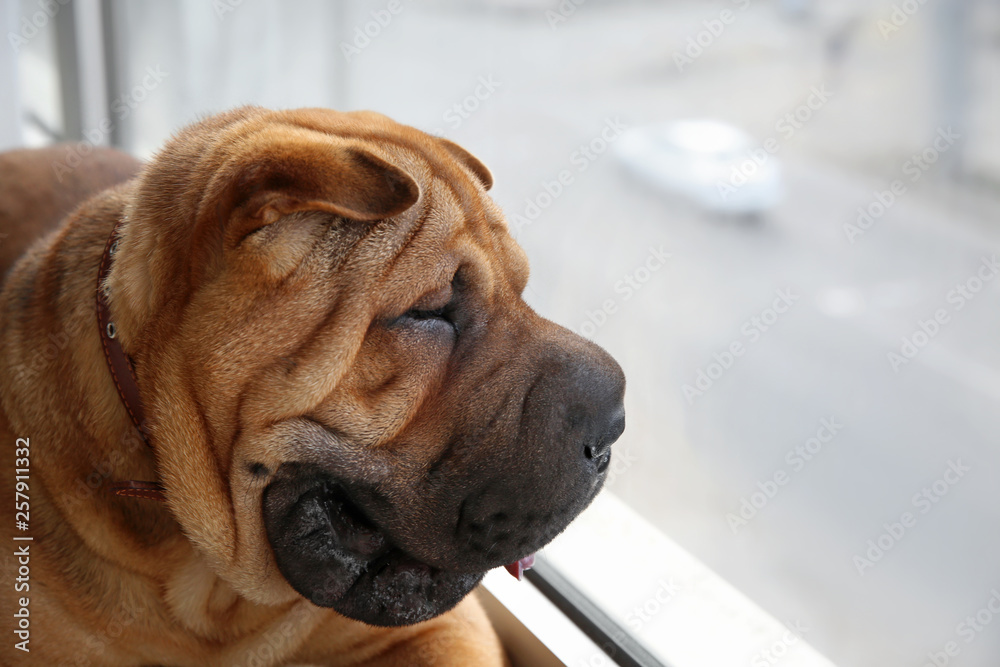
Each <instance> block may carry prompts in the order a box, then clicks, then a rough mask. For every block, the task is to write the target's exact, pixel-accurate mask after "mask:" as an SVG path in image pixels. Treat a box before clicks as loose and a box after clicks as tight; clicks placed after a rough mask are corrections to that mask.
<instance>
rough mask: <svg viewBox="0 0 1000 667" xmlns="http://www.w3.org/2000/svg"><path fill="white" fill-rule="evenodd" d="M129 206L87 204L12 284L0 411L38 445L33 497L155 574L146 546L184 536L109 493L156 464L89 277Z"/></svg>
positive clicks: (105, 550)
mask: <svg viewBox="0 0 1000 667" xmlns="http://www.w3.org/2000/svg"><path fill="white" fill-rule="evenodd" d="M124 199H125V197H124V192H123V190H121V189H119V190H113V191H110V192H109V193H107V194H105V195H102V196H100V197H97V198H95V199H93V200H91V201H90V202H88V203H87V204H85V205H84V206H83V207H81V209H79V210H78V211H77V212H76V213H75V214H73V215H72V216H71V217H70V219H69V221H68V223H67V224H64V225H63V226H62V227H61V228H60V229H59V230H58V231H57V232H56V233H54V234H53V235H51V236H50V237H49V238H48V239H47V240H46V242H45V243H44V244H43V245H41V246H40V247H36V248H35V249H34V250H33V251H32V252H31V253H30V254H29V256H28V257H26V258H25V259H24V261H22V262H21V263H20V264H19V265H18V266H17V267H16V269H15V270H14V271H13V272H12V273H11V274H10V276H9V277H8V280H7V285H6V287H7V290H6V294H7V298H8V300H9V303H7V304H4V309H5V310H6V311H7V312H9V313H11V317H12V318H17V320H16V321H11V322H9V323H8V324H7V325H5V326H4V328H3V337H4V340H3V345H2V349H3V350H4V351H5V352H6V355H5V358H4V359H2V360H0V366H2V367H3V372H4V374H5V375H6V376H7V377H9V378H11V381H9V382H6V383H4V392H5V393H4V395H3V396H2V406H3V408H4V410H5V412H6V415H7V421H8V423H9V425H10V428H11V429H12V431H13V433H12V436H13V437H28V438H31V442H32V460H31V469H32V482H33V490H34V489H36V488H37V489H38V490H39V494H40V495H41V494H44V495H45V496H47V498H48V500H49V501H50V502H52V504H53V505H54V508H53V509H55V510H57V512H58V514H59V515H62V517H64V519H66V520H68V522H69V523H70V524H72V525H73V526H74V527H76V529H77V530H78V531H80V534H79V538H80V540H81V541H82V542H83V543H84V544H86V545H87V546H88V547H89V548H90V549H92V550H94V551H96V552H97V553H98V554H99V555H100V556H102V557H104V558H107V559H108V560H110V561H112V562H122V561H124V562H123V563H122V564H124V565H126V566H127V567H128V568H129V569H132V570H133V571H148V572H149V573H151V574H152V573H155V572H156V571H157V570H158V569H159V566H158V565H157V563H156V561H155V558H154V559H152V560H148V561H147V557H148V556H150V555H151V554H150V553H149V549H150V548H153V549H154V550H155V545H156V544H158V543H161V542H172V541H173V540H175V539H178V538H180V531H179V530H178V528H177V526H176V524H175V523H174V522H173V520H172V518H171V517H170V514H169V512H168V511H166V509H165V508H163V507H159V506H158V503H155V502H151V501H134V500H133V501H129V500H119V499H116V498H115V497H114V496H113V495H112V494H111V493H110V492H109V489H110V486H111V483H112V482H114V481H117V480H122V479H155V464H154V459H153V456H152V453H151V452H150V451H149V450H148V448H147V447H146V446H145V445H144V444H143V442H142V439H141V438H140V437H139V436H138V433H137V432H136V430H135V428H134V426H133V425H132V423H131V422H130V420H129V417H128V414H127V413H126V411H125V410H124V409H123V408H122V406H121V404H120V402H119V399H118V395H117V392H116V390H115V386H114V383H113V381H112V379H111V378H110V377H109V375H108V371H107V368H106V366H105V363H104V357H103V353H102V350H101V341H100V337H99V335H98V327H97V323H96V321H95V312H94V289H95V278H96V270H95V271H94V272H91V271H85V270H82V267H83V266H93V267H95V269H96V266H97V263H98V261H99V258H100V256H101V251H102V249H103V248H104V247H105V241H106V239H107V237H108V235H109V233H110V231H111V230H110V228H109V226H108V223H107V220H109V219H111V218H110V216H109V209H111V210H114V209H118V210H119V211H120V210H121V209H122V208H123V206H124ZM33 500H34V499H33ZM126 503H132V504H133V505H137V504H138V503H141V506H134V507H124V505H125V504H126ZM95 508H97V509H95ZM39 516H43V517H44V516H46V514H45V513H44V512H39ZM95 517H100V518H99V519H95ZM74 519H80V521H74ZM109 536H110V538H109Z"/></svg>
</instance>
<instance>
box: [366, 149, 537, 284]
mask: <svg viewBox="0 0 1000 667" xmlns="http://www.w3.org/2000/svg"><path fill="white" fill-rule="evenodd" d="M371 148H372V149H373V150H374V151H376V152H378V153H379V154H380V156H381V157H384V158H385V159H386V160H388V161H390V162H392V163H393V164H395V165H397V166H399V167H401V168H402V169H404V170H405V171H407V173H409V174H410V175H411V176H413V178H414V180H416V182H417V183H418V185H419V186H420V199H419V201H418V202H417V204H416V205H414V207H413V209H412V210H410V211H407V212H406V213H405V214H403V215H402V216H400V220H399V222H400V224H399V226H398V227H397V229H396V232H397V233H398V234H399V235H400V236H401V237H402V238H401V239H400V240H401V241H402V246H401V247H399V257H398V258H397V259H396V260H395V261H397V263H399V264H400V266H399V268H400V269H403V270H405V269H406V268H407V266H408V265H409V264H411V263H412V264H414V265H417V266H420V267H423V268H424V270H427V268H429V265H430V264H435V265H442V264H443V265H451V264H453V265H454V266H452V267H451V268H452V269H454V268H458V267H464V269H466V270H467V271H470V272H472V274H473V275H475V276H477V277H478V282H480V283H485V284H482V285H481V286H482V287H486V288H493V287H495V288H498V289H502V290H503V291H507V290H508V289H512V290H513V291H514V292H515V293H518V294H519V293H520V292H521V290H523V289H524V284H525V283H526V282H527V278H528V262H527V257H526V256H525V254H524V252H523V250H522V249H521V248H520V246H518V245H517V243H516V242H515V241H514V239H513V238H512V237H511V235H510V230H509V227H508V224H507V221H506V219H505V218H504V215H503V212H502V211H501V209H500V207H499V206H497V204H496V203H495V202H494V201H493V200H492V199H491V198H490V197H489V196H488V195H487V194H486V192H485V190H484V189H483V188H482V186H481V185H479V184H478V183H477V182H476V180H475V178H474V177H472V176H471V175H470V174H469V173H468V171H467V170H466V169H465V168H464V167H463V166H462V165H461V164H459V163H458V162H457V161H455V160H454V159H453V158H451V157H450V156H448V155H443V156H438V155H428V154H426V153H423V152H417V151H413V150H409V149H408V148H406V147H402V146H398V145H394V144H381V145H379V144H375V146H373V147H371ZM414 270H416V269H414Z"/></svg>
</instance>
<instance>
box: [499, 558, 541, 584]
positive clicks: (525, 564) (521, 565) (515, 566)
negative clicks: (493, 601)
mask: <svg viewBox="0 0 1000 667" xmlns="http://www.w3.org/2000/svg"><path fill="white" fill-rule="evenodd" d="M534 564H535V554H531V555H530V556H525V557H524V558H522V559H521V560H519V561H517V562H515V563H508V564H507V565H504V567H505V568H507V571H508V572H510V576H512V577H514V578H515V579H517V580H518V581H521V577H522V576H523V575H524V571H525V570H530V569H531V567H532V566H533V565H534Z"/></svg>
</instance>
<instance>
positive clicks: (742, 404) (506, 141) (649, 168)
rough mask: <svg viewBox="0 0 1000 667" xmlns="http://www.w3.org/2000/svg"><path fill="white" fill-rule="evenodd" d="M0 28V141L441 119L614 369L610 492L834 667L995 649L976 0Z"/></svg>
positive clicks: (291, 10)
mask: <svg viewBox="0 0 1000 667" xmlns="http://www.w3.org/2000/svg"><path fill="white" fill-rule="evenodd" d="M0 28H2V30H0V32H2V34H3V36H4V39H5V41H7V42H8V44H7V45H5V46H4V47H0V94H2V99H3V102H2V104H0V146H2V147H12V146H19V145H31V146H35V145H42V144H46V143H50V142H53V141H60V140H71V141H82V142H84V143H82V144H80V146H79V148H78V149H79V150H81V151H82V150H86V149H87V146H88V145H89V144H94V143H96V144H111V145H116V146H120V147H122V148H124V149H126V150H128V151H131V152H133V153H135V154H137V155H139V156H142V157H149V156H150V155H152V153H153V152H154V151H155V150H156V149H157V147H159V146H160V145H161V144H162V143H163V142H164V140H166V139H167V138H168V137H169V136H170V134H171V133H172V132H174V131H176V130H177V129H178V128H180V127H181V126H183V125H184V124H186V123H188V122H190V121H193V120H195V119H197V118H199V117H201V116H203V115H206V114H209V113H212V112H216V111H221V110H224V109H227V108H230V107H233V106H236V105H240V104H246V103H252V104H259V105H264V106H269V107H278V108H281V107H298V106H327V107H334V108H340V109H362V108H364V109H374V110H378V111H380V112H382V113H385V114H387V115H389V116H391V117H393V118H395V119H396V120H399V121H401V122H404V123H408V124H412V125H415V126H417V127H419V128H421V129H424V130H426V131H428V132H433V133H437V134H440V135H443V136H447V137H449V138H451V139H453V140H455V141H458V142H459V143H461V144H463V145H464V146H466V147H467V148H469V149H470V150H471V151H473V152H474V153H476V154H477V155H478V156H479V157H481V158H482V159H483V161H484V162H485V163H486V164H487V165H488V166H489V167H490V168H491V169H492V170H493V172H494V176H495V180H496V186H495V188H494V190H493V193H492V194H493V195H494V197H495V198H496V199H497V201H498V202H499V203H500V204H501V205H502V206H503V207H504V210H505V212H506V213H507V216H508V218H509V220H510V222H511V228H512V232H513V233H514V234H515V236H516V238H517V239H518V241H519V242H520V243H521V244H522V245H523V247H524V248H525V250H526V251H527V253H528V255H529V257H530V259H531V262H532V270H533V273H532V279H531V282H530V285H529V287H528V290H527V293H526V298H527V300H528V301H529V303H531V304H532V306H533V307H535V308H536V309H537V310H538V311H539V312H540V313H541V314H543V315H545V316H547V317H549V318H551V319H554V320H555V321H557V322H559V323H561V324H563V325H564V326H567V327H569V328H571V329H573V330H574V331H577V332H579V333H581V334H582V335H585V336H587V337H589V338H592V339H593V340H595V341H596V342H598V343H599V344H601V345H603V346H604V347H606V348H607V349H608V350H609V351H610V352H611V353H612V354H613V355H614V356H615V357H616V358H617V359H618V360H619V361H620V362H621V364H622V366H623V367H624V368H625V372H626V375H627V377H628V381H629V389H628V394H627V397H626V403H627V411H628V429H627V431H626V433H625V436H624V437H623V439H622V440H621V442H620V444H619V445H618V446H617V453H616V455H615V460H614V463H613V468H612V476H611V480H610V484H609V487H610V490H611V492H612V493H614V494H616V495H618V496H619V497H621V498H622V499H624V500H625V501H627V502H628V503H629V504H630V505H631V506H632V507H633V508H635V509H636V510H637V511H639V512H640V513H641V514H642V515H643V516H644V517H645V518H646V519H648V520H649V521H651V522H652V523H653V524H655V525H656V526H657V527H659V528H660V529H661V530H662V531H663V532H664V533H665V534H667V535H668V536H670V537H671V538H672V539H673V540H675V541H677V542H678V543H680V544H681V545H683V546H684V547H685V548H686V549H687V550H689V551H690V552H691V553H693V554H695V555H696V556H697V557H698V558H699V559H701V560H702V561H703V562H705V563H706V564H708V565H709V566H710V567H711V568H713V569H714V570H715V571H716V572H718V573H719V574H721V575H722V576H723V577H725V578H726V579H727V580H728V581H730V582H731V583H732V584H734V585H735V586H736V587H737V588H739V589H740V590H741V591H743V592H744V593H745V594H746V595H748V596H749V597H750V598H752V599H753V600H754V601H755V602H757V603H758V604H759V605H760V606H762V607H763V608H764V609H765V610H767V611H768V612H770V613H771V614H772V615H773V616H775V617H776V618H778V619H781V620H783V621H786V622H789V623H792V622H795V623H799V624H801V625H800V627H805V628H808V631H807V634H806V635H805V637H806V639H807V641H808V642H809V643H810V644H812V646H813V647H815V648H816V649H818V650H819V651H820V652H821V653H823V654H824V655H826V656H827V657H829V658H830V659H831V660H832V661H833V662H835V663H836V664H838V665H844V666H847V665H862V666H870V667H875V666H884V665H913V666H918V665H931V664H933V665H938V666H939V667H940V665H944V664H950V665H960V666H965V667H973V666H981V667H996V665H998V664H1000V618H997V619H996V620H995V621H994V616H995V615H996V611H995V610H998V609H1000V593H998V592H997V591H998V590H1000V447H998V444H1000V409H998V408H1000V345H998V344H997V335H998V332H1000V308H998V306H1000V279H997V274H998V272H1000V265H998V264H997V252H998V249H1000V120H998V119H1000V2H997V1H996V0H894V1H883V0H869V1H866V2H862V1H861V0H837V1H835V0H780V1H779V0H718V1H706V0H698V1H695V0H671V1H661V2H654V1H652V0H649V1H645V2H643V1H638V0H636V1H621V2H612V1H610V0H476V1H465V2H459V1H458V0H423V1H418V0H372V1H370V2H369V1H367V0H366V1H364V2H360V1H352V2H320V1H318V0H317V1H310V0H291V1H286V2H278V1H277V0H270V1H269V0H212V1H211V2H209V1H195V0H183V1H178V2H171V3H164V2H153V1H152V0H130V1H129V2H118V1H114V0H110V1H109V0H104V1H101V0H87V1H84V0H73V1H72V2H60V1H59V0H5V2H4V4H3V10H2V16H0ZM597 558H598V559H599V556H598V557H597ZM601 567H613V564H602V565H601ZM949 647H950V648H949ZM949 651H950V653H949ZM776 660H777V659H776ZM768 664H777V662H774V663H768ZM754 667H756V666H754Z"/></svg>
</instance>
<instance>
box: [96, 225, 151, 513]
mask: <svg viewBox="0 0 1000 667" xmlns="http://www.w3.org/2000/svg"><path fill="white" fill-rule="evenodd" d="M121 224H122V221H121V220H119V221H118V223H117V224H116V225H115V227H114V229H112V230H111V236H109V237H108V243H107V245H105V246H104V256H103V257H102V258H101V269H100V271H98V273H97V325H98V328H99V329H100V332H101V346H102V347H103V348H104V358H105V359H106V360H107V362H108V370H110V371H111V378H112V379H113V380H114V382H115V388H117V389H118V396H119V397H120V398H121V400H122V405H124V406H125V410H126V412H128V416H129V418H130V419H131V420H132V424H133V425H135V428H136V429H137V430H138V431H139V437H141V438H142V441H143V442H145V443H146V445H147V446H149V447H152V445H151V444H150V442H149V438H148V437H147V436H146V428H145V424H146V414H145V412H144V411H143V407H142V397H141V396H140V395H139V385H138V384H137V383H136V381H135V372H134V370H133V368H132V361H131V359H129V358H128V355H127V354H125V350H123V349H122V344H121V343H120V342H119V341H118V330H117V328H116V327H115V323H114V322H113V321H111V309H110V308H109V307H108V295H109V294H110V292H109V290H108V287H107V285H106V282H105V281H106V279H107V277H108V274H109V273H110V272H111V262H112V260H113V259H114V256H115V252H116V251H117V250H118V227H120V226H121ZM111 491H112V492H113V493H114V494H115V495H116V496H124V497H129V498H147V499H149V500H166V496H165V495H164V493H163V486H162V485H160V484H159V483H157V482H138V481H127V482H112V483H111Z"/></svg>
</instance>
